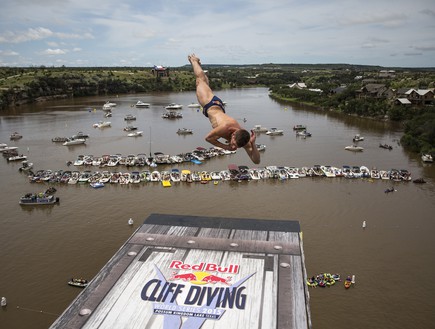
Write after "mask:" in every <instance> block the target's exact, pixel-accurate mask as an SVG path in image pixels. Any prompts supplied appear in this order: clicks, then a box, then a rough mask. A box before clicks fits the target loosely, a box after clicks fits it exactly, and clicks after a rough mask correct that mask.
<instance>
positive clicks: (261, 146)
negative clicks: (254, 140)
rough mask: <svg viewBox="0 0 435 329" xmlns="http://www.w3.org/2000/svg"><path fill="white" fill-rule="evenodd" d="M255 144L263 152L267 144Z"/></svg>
mask: <svg viewBox="0 0 435 329" xmlns="http://www.w3.org/2000/svg"><path fill="white" fill-rule="evenodd" d="M255 146H256V147H257V150H258V152H262V151H265V150H266V145H264V144H255Z"/></svg>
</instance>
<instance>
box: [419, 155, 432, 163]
mask: <svg viewBox="0 0 435 329" xmlns="http://www.w3.org/2000/svg"><path fill="white" fill-rule="evenodd" d="M421 160H422V161H423V162H428V163H431V162H433V157H432V155H430V154H429V153H425V154H422V156H421Z"/></svg>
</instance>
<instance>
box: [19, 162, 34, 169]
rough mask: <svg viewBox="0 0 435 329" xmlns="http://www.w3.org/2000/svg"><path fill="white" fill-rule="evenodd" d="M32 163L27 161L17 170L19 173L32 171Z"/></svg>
mask: <svg viewBox="0 0 435 329" xmlns="http://www.w3.org/2000/svg"><path fill="white" fill-rule="evenodd" d="M32 167H33V163H32V162H29V161H27V160H24V161H22V162H21V167H20V168H19V169H18V170H19V171H29V170H30V169H32Z"/></svg>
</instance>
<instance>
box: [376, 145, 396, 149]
mask: <svg viewBox="0 0 435 329" xmlns="http://www.w3.org/2000/svg"><path fill="white" fill-rule="evenodd" d="M379 147H380V148H383V149H386V150H392V149H393V147H392V146H391V145H388V144H379Z"/></svg>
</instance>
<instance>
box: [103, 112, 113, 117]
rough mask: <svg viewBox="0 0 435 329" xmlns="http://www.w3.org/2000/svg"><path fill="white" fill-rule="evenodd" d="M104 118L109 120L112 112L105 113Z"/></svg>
mask: <svg viewBox="0 0 435 329" xmlns="http://www.w3.org/2000/svg"><path fill="white" fill-rule="evenodd" d="M104 117H105V118H110V117H112V111H107V112H106V113H105V114H104Z"/></svg>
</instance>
